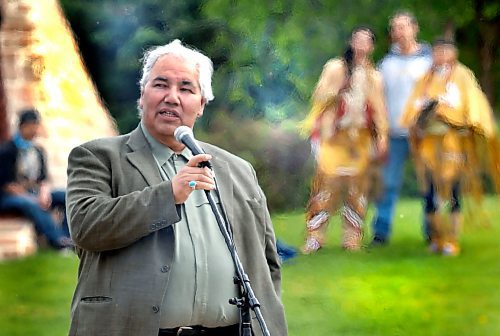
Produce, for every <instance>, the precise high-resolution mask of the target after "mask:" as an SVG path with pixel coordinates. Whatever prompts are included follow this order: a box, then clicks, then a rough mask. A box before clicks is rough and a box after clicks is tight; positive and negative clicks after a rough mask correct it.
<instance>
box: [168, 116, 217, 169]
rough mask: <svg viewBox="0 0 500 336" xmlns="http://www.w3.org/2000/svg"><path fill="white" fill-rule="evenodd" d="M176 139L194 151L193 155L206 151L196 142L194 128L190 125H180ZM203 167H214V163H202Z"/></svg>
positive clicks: (176, 131) (175, 134)
mask: <svg viewBox="0 0 500 336" xmlns="http://www.w3.org/2000/svg"><path fill="white" fill-rule="evenodd" d="M174 136H175V139H176V140H177V141H179V142H181V143H183V144H184V145H186V147H187V148H188V149H189V150H190V151H191V153H193V155H198V154H205V151H204V150H203V149H202V148H201V147H200V146H199V145H198V143H196V139H195V138H194V135H193V130H192V129H191V128H189V127H188V126H184V125H183V126H179V127H177V128H176V129H175V131H174ZM200 166H201V167H208V168H210V169H212V165H211V164H210V162H208V161H204V162H201V163H200Z"/></svg>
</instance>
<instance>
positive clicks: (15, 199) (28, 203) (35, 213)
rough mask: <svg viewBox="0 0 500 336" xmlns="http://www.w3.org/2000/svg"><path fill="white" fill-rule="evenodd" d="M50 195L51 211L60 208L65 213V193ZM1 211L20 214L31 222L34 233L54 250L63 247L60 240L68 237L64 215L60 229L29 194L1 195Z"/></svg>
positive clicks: (56, 192)
mask: <svg viewBox="0 0 500 336" xmlns="http://www.w3.org/2000/svg"><path fill="white" fill-rule="evenodd" d="M51 195H52V205H51V209H53V208H55V207H58V206H60V207H62V210H63V211H64V212H65V208H64V207H65V192H64V191H55V192H52V193H51ZM2 211H16V212H20V213H21V214H22V215H23V216H25V217H26V218H28V219H29V220H31V221H32V222H33V224H34V225H35V230H36V232H37V233H38V234H41V235H44V236H45V237H46V238H47V240H48V242H49V244H50V245H51V246H53V247H55V248H60V247H63V246H61V239H62V238H64V237H69V230H68V224H67V221H66V215H64V219H63V223H62V227H61V228H60V227H59V226H57V224H56V223H55V222H54V220H53V219H52V216H51V214H50V213H49V211H46V210H43V209H42V208H41V207H40V205H39V204H38V201H37V199H36V198H35V197H33V196H30V194H27V195H26V196H18V195H11V194H1V195H0V212H2Z"/></svg>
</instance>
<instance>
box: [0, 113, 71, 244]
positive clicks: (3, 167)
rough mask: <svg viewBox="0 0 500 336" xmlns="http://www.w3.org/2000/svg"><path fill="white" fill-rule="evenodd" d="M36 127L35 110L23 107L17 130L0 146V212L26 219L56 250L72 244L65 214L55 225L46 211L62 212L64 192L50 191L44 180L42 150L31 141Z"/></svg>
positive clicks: (45, 169) (35, 132)
mask: <svg viewBox="0 0 500 336" xmlns="http://www.w3.org/2000/svg"><path fill="white" fill-rule="evenodd" d="M39 129H40V115H39V113H38V112H37V111H36V110H34V109H27V110H23V111H22V112H21V113H20V114H19V129H18V131H17V132H16V133H15V134H14V135H13V137H12V138H11V139H10V140H9V141H7V142H5V143H2V144H1V145H0V212H15V213H20V214H22V215H23V216H25V217H26V218H28V219H30V220H31V221H32V222H33V224H34V226H35V230H36V232H37V233H38V234H39V235H42V236H45V238H46V239H47V241H48V243H49V244H50V245H51V246H52V247H54V248H56V249H62V248H67V247H72V246H73V242H72V241H71V239H70V238H69V230H68V225H67V223H66V216H65V215H63V223H62V226H59V225H57V224H56V222H55V221H54V219H53V217H52V214H51V212H50V211H51V210H52V209H54V208H56V207H57V208H59V209H60V210H61V211H63V214H64V213H65V192H64V191H62V190H57V191H53V190H51V189H50V186H49V184H48V182H47V181H48V176H47V175H48V174H47V161H46V157H45V153H44V151H43V150H42V149H41V148H40V147H38V146H36V145H35V144H34V143H33V140H34V139H35V137H36V136H37V135H38V132H39Z"/></svg>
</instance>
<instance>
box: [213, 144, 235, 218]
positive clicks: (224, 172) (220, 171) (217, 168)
mask: <svg viewBox="0 0 500 336" xmlns="http://www.w3.org/2000/svg"><path fill="white" fill-rule="evenodd" d="M207 153H209V154H210V152H209V151H207ZM212 166H213V170H214V173H215V179H216V183H217V187H218V189H219V195H220V198H221V202H222V205H223V206H224V210H225V211H226V214H227V217H228V220H229V224H230V225H231V227H233V225H232V223H233V219H234V198H233V188H234V184H233V179H232V178H231V177H230V176H231V172H230V171H229V166H228V164H227V162H226V161H223V160H220V159H219V160H218V159H217V158H216V157H214V158H213V159H212ZM219 176H221V178H218V177H219ZM222 176H224V177H225V178H222Z"/></svg>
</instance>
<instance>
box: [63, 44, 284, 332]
mask: <svg viewBox="0 0 500 336" xmlns="http://www.w3.org/2000/svg"><path fill="white" fill-rule="evenodd" d="M212 73H213V66H212V61H211V60H210V59H209V58H208V57H207V56H205V55H204V54H202V53H201V52H199V51H197V50H194V49H192V48H190V47H187V46H185V45H183V44H182V43H181V41H179V40H174V41H172V42H170V43H168V44H166V45H161V46H155V47H153V48H152V49H150V50H148V51H147V52H146V53H145V55H144V58H143V69H142V78H141V80H140V98H139V101H138V109H139V114H140V118H141V120H140V122H139V125H138V127H137V128H136V129H135V130H133V131H132V132H130V133H128V134H125V135H120V136H116V137H111V138H105V139H96V140H93V141H91V142H88V143H85V144H82V145H80V146H78V147H76V148H74V149H73V150H72V151H71V153H70V155H69V159H68V162H69V164H68V189H67V192H68V194H67V195H68V196H67V200H68V202H67V208H68V218H69V225H70V229H71V234H72V237H73V239H74V241H75V244H76V250H77V253H78V256H79V258H80V267H79V276H78V285H77V287H76V290H75V294H74V297H73V303H72V307H71V326H70V331H69V335H70V336H73V335H78V336H105V335H106V336H118V335H120V336H121V335H142V336H156V335H161V336H167V335H181V336H185V335H205V336H210V335H214V336H215V335H217V336H229V335H230V336H237V335H239V312H238V308H237V307H236V306H234V305H232V304H230V303H229V301H228V300H229V299H231V298H234V297H239V294H240V287H239V286H238V285H237V284H235V282H234V276H235V266H234V263H233V261H232V258H231V255H230V251H229V249H228V247H227V245H226V243H225V241H224V238H223V236H222V234H221V232H220V230H219V227H218V224H217V222H216V219H215V216H214V214H213V213H212V210H211V206H210V203H209V202H208V200H207V197H206V194H205V191H208V192H209V193H210V194H211V195H212V196H213V198H214V199H215V201H216V203H218V204H219V206H218V207H219V208H220V209H222V207H223V208H224V209H225V212H226V214H227V219H228V223H227V225H228V230H229V231H230V234H231V235H232V238H233V241H234V245H235V247H236V250H237V252H238V255H239V256H240V259H241V263H242V265H243V268H244V269H245V271H246V273H247V274H248V277H249V281H250V283H251V285H252V288H253V291H254V292H255V295H256V297H257V299H258V300H259V302H260V305H261V306H260V308H261V312H262V315H263V317H264V319H265V321H266V324H267V327H268V329H269V331H270V334H271V335H273V336H284V335H287V326H286V321H285V314H284V308H283V304H282V303H281V289H280V288H281V272H280V268H281V265H280V261H279V257H278V254H277V252H276V240H275V236H274V230H273V226H272V222H271V219H270V216H269V211H268V209H267V205H266V197H265V195H264V193H263V192H262V190H261V188H260V186H259V184H258V181H257V177H256V173H255V171H254V169H253V167H252V166H251V165H250V163H248V162H246V161H244V160H243V159H241V158H239V157H237V156H235V155H233V154H230V153H229V152H227V151H225V150H223V149H221V148H219V147H216V146H213V145H210V144H207V143H204V142H198V144H199V146H200V148H201V149H203V151H204V152H206V154H198V155H193V154H192V153H191V151H190V150H189V148H188V147H186V146H185V145H184V144H183V143H182V142H179V141H178V140H177V138H176V137H175V134H174V133H175V131H176V130H178V129H179V128H180V127H181V126H184V127H183V128H188V129H189V128H193V127H194V125H195V122H196V120H197V119H198V118H199V117H201V116H202V114H203V112H204V110H205V106H206V104H207V103H208V102H210V101H211V100H213V99H214V96H213V93H212ZM205 161H210V163H211V166H212V169H210V168H209V167H207V166H206V165H203V166H202V165H200V164H201V163H203V162H205ZM214 176H216V177H217V186H216V184H215V179H214ZM216 187H217V190H218V191H219V193H217V192H216V191H215V188H216ZM219 196H220V197H219ZM252 317H253V314H252ZM251 325H252V331H253V334H254V335H262V332H261V329H260V327H259V323H258V320H257V319H256V318H252V321H251Z"/></svg>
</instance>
